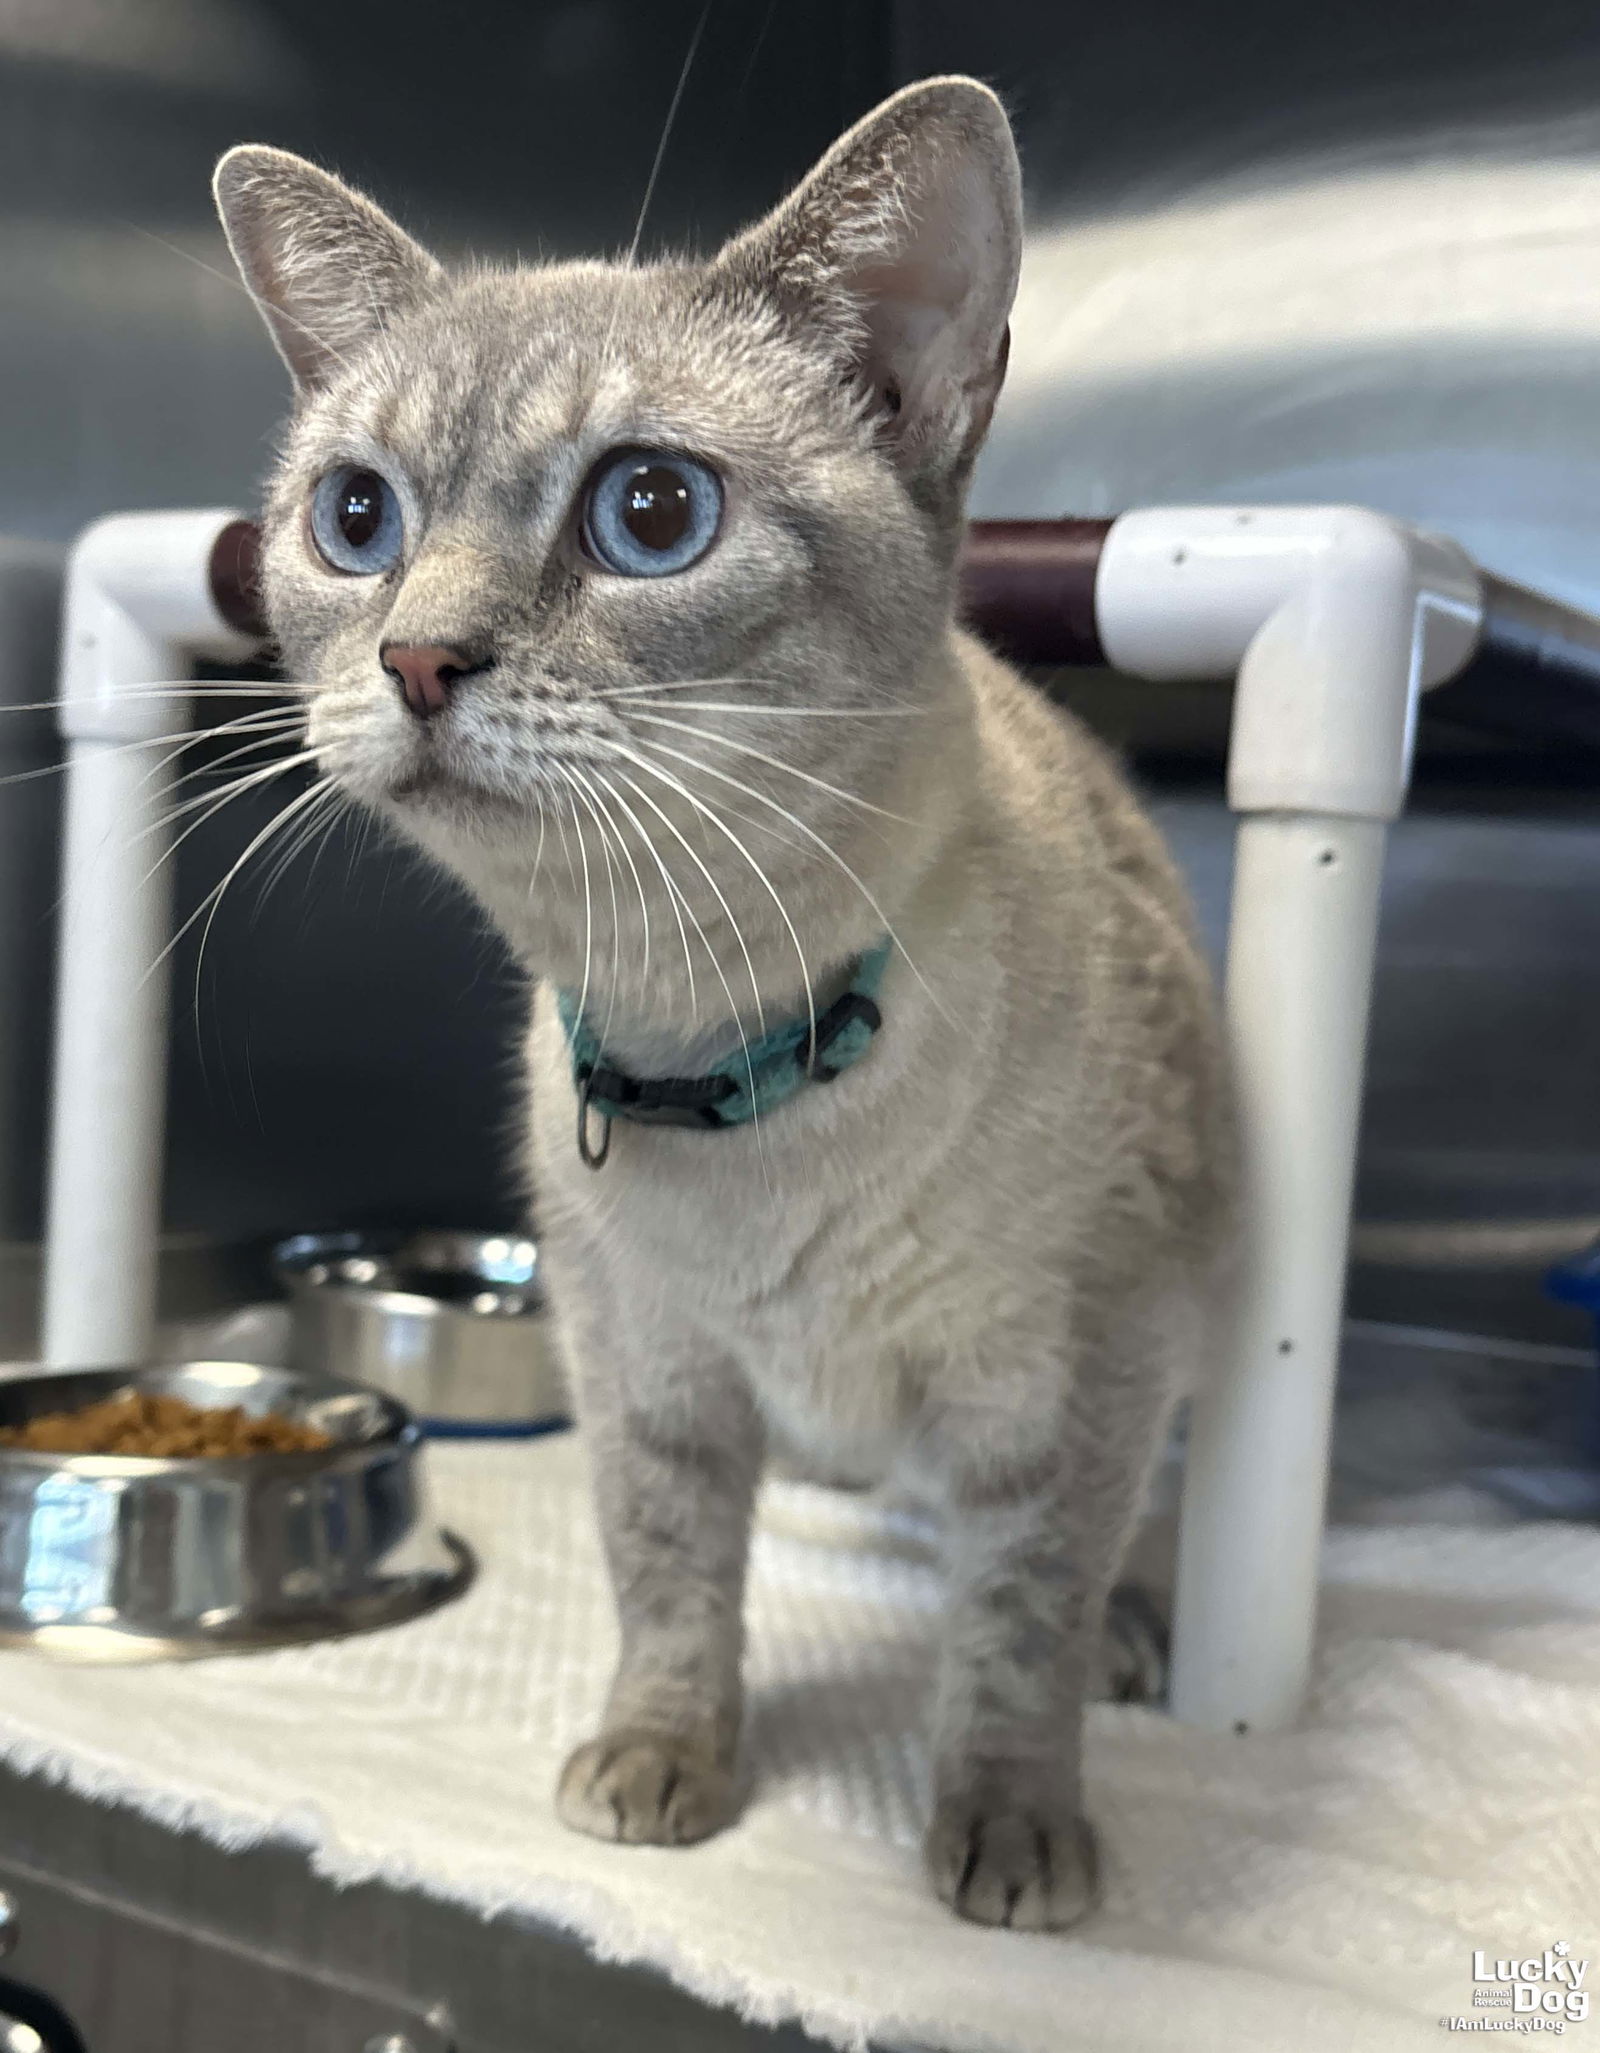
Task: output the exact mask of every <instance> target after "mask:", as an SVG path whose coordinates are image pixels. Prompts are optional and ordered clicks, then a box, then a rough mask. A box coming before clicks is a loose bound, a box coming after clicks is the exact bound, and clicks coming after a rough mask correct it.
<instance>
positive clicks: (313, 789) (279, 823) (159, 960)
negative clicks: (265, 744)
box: [140, 777, 332, 988]
mask: <svg viewBox="0 0 1600 2053" xmlns="http://www.w3.org/2000/svg"><path fill="white" fill-rule="evenodd" d="M331 781H332V780H331V779H329V778H325V777H319V778H318V779H317V781H316V782H315V783H314V784H311V785H308V786H307V787H306V789H305V790H304V791H303V792H301V794H300V795H299V797H298V798H292V799H290V801H289V803H288V804H287V805H286V806H285V807H284V808H283V810H282V811H281V812H279V813H277V814H275V815H274V817H273V818H272V819H271V820H270V821H269V822H268V824H267V825H266V826H265V827H263V828H262V830H261V832H260V833H259V834H258V835H256V837H255V839H254V840H253V841H252V842H251V843H250V845H249V847H248V848H246V850H245V851H244V853H243V855H241V856H240V857H239V858H238V859H237V860H236V861H235V862H234V864H233V865H232V867H231V868H230V869H229V871H228V874H227V875H226V876H225V877H224V878H223V880H222V882H221V883H220V884H215V885H213V886H212V888H211V889H210V890H209V891H208V892H207V893H206V895H205V897H204V898H202V899H201V901H200V903H199V904H198V905H197V906H196V907H195V909H194V911H193V912H192V913H190V915H189V917H188V918H187V919H186V920H185V921H184V922H183V924H182V926H180V927H179V928H178V930H177V932H176V933H175V934H174V935H173V936H172V938H171V940H170V941H168V943H167V945H166V947H165V948H163V949H162V951H161V953H160V954H159V955H158V956H157V957H156V959H155V961H154V962H153V963H151V965H150V967H149V969H147V970H146V971H145V973H144V976H143V977H142V978H141V979H140V984H141V988H142V986H143V985H144V984H147V983H148V982H149V981H150V979H151V978H152V977H153V976H154V975H155V973H156V971H157V970H158V969H160V967H161V965H162V964H163V963H164V962H165V961H166V959H167V957H168V956H169V955H171V953H172V952H173V950H174V949H175V948H176V947H177V946H178V944H179V943H180V942H181V941H182V939H183V937H184V936H185V934H187V933H188V932H189V930H190V929H191V928H192V927H193V926H194V925H195V923H196V922H197V921H198V920H199V919H201V918H202V917H203V916H204V914H205V911H206V908H207V906H210V908H211V910H212V912H213V913H215V910H216V908H217V906H218V905H220V904H221V902H222V894H223V893H224V892H225V891H226V890H227V888H228V886H229V885H230V884H231V883H232V882H233V880H234V878H235V877H237V876H238V874H239V872H240V871H241V870H242V869H243V868H244V866H245V864H246V863H247V862H248V861H249V860H250V858H251V857H252V856H253V855H254V854H255V852H256V850H257V849H258V848H260V847H261V846H262V845H263V844H264V843H265V842H267V841H270V840H271V838H272V836H273V835H274V834H276V833H277V832H278V830H279V829H280V828H282V827H284V826H287V824H288V823H289V821H290V820H291V819H293V818H295V817H296V816H297V815H298V814H299V812H300V810H301V808H302V807H303V806H306V805H309V804H310V802H311V800H312V799H313V798H314V797H317V796H319V795H320V794H321V792H322V791H323V789H324V788H325V787H326V785H327V784H328V783H330V782H331Z"/></svg>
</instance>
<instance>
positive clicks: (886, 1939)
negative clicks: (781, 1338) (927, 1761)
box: [0, 1436, 1600, 2053]
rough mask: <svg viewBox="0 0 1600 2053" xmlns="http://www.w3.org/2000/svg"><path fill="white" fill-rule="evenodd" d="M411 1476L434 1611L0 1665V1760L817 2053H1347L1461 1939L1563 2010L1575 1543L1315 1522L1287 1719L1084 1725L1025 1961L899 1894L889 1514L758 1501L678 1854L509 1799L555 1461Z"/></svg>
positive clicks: (567, 1564) (1426, 1986)
mask: <svg viewBox="0 0 1600 2053" xmlns="http://www.w3.org/2000/svg"><path fill="white" fill-rule="evenodd" d="M429 1459H430V1461H431V1463H432V1467H433V1471H434V1479H435V1490H436V1495H437V1498H438V1508H439V1510H440V1512H441V1514H442V1516H443V1518H444V1520H445V1522H446V1523H447V1524H449V1525H452V1526H454V1527H455V1528H456V1529H458V1530H459V1531H461V1532H462V1533H464V1534H465V1535H466V1537H467V1538H468V1539H470V1540H471V1541H472V1542H473V1544H474V1545H475V1546H476V1547H477V1548H478V1550H479V1551H480V1554H481V1556H482V1558H483V1561H484V1569H483V1573H482V1575H481V1577H480V1579H479V1581H478V1583H477V1585H476V1587H475V1588H474V1589H473V1591H472V1592H471V1594H470V1595H469V1596H468V1597H467V1598H466V1599H465V1600H464V1601H462V1602H460V1603H458V1604H456V1605H455V1606H453V1607H451V1608H450V1609H448V1610H447V1611H444V1612H442V1613H440V1614H438V1615H437V1616H435V1617H434V1618H431V1619H427V1620H424V1621H421V1622H419V1623H418V1624H415V1625H411V1626H406V1627H401V1628H399V1629H396V1630H393V1631H390V1632H387V1633H381V1634H375V1635H372V1636H369V1637H366V1638H363V1639H355V1640H349V1641H345V1642H342V1643H340V1644H336V1645H328V1646H322V1647H316V1648H311V1649H305V1650H297V1651H293V1652H285V1653H278V1654H270V1655H260V1656H255V1657H250V1658H227V1659H218V1660H212V1661H206V1662H198V1663H193V1664H188V1665H184V1666H175V1667H134V1668H117V1669H92V1670H88V1669H83V1668H72V1667H66V1666H58V1665H53V1664H50V1663H47V1662H45V1661H43V1660H41V1659H39V1658H37V1657H35V1656H32V1655H28V1654H21V1653H12V1654H6V1655H3V1656H0V1753H3V1755H4V1756H5V1758H6V1759H8V1760H9V1761H10V1762H11V1763H13V1764H14V1765H16V1766H19V1767H21V1768H23V1769H25V1770H29V1771H31V1772H36V1773H40V1774H47V1775H50V1776H54V1777H59V1778H61V1779H63V1780H65V1781H66V1782H68V1783H70V1784H71V1785H72V1786H74V1787H75V1788H77V1789H79V1790H83V1791H86V1792H88V1793H90V1794H93V1795H95V1796H99V1797H102V1798H104V1799H106V1800H108V1801H116V1802H123V1803H128V1804H132V1805H134V1806H135V1807H137V1808H138V1809H139V1810H141V1811H143V1812H146V1813H147V1814H149V1815H152V1816H155V1817H157V1818H161V1819H164V1820H167V1821H169V1822H171V1823H172V1824H174V1825H187V1826H190V1827H193V1828H194V1829H197V1830H199V1831H201V1832H203V1833H205V1834H206V1835H207V1836H209V1837H211V1838H214V1839H217V1840H219V1841H221V1842H222V1843H224V1844H227V1845H231V1846H243V1845H246V1844H249V1843H251V1842H253V1841H255V1840H258V1839H261V1838H263V1837H265V1836H269V1835H271V1836H276V1837H279V1838H288V1839H291V1840H294V1841H297V1842H299V1843H300V1844H302V1845H304V1846H305V1847H307V1848H308V1849H309V1851H310V1854H311V1857H312V1859H313V1861H314V1863H315V1865H316V1867H317V1868H318V1869H319V1870H320V1871H321V1872H323V1873H325V1874H328V1875H331V1876H333V1877H335V1878H340V1879H350V1880H354V1879H357V1878H362V1877H366V1876H372V1875H381V1876H384V1877H386V1878H388V1879H390V1880H391V1881H393V1882H395V1883H398V1884H401V1885H403V1886H409V1887H414V1888H416V1889H419V1890H423V1891H426V1892H428V1893H431V1894H435V1895H438V1896H441V1897H448V1898H452V1899H455V1900H457V1901H460V1902H463V1903H467V1904H471V1905H475V1906H478V1907H481V1908H482V1909H483V1910H484V1911H485V1912H509V1911H520V1912H523V1913H528V1914H533V1915H538V1916H542V1917H545V1918H549V1919H553V1920H556V1921H558V1922H560V1923H561V1924H563V1925H566V1926H568V1927H570V1928H571V1929H572V1930H574V1931H575V1932H577V1933H580V1934H581V1935H582V1936H583V1937H584V1939H586V1940H587V1941H588V1942H589V1943H590V1944H591V1945H592V1946H593V1947H594V1948H595V1949H596V1950H597V1951H598V1952H599V1953H600V1954H601V1956H602V1957H604V1958H611V1959H638V1960H645V1961H650V1962H653V1963H656V1964H657V1965H659V1966H660V1967H662V1968H664V1969H666V1970H667V1971H668V1972H669V1973H670V1974H672V1975H673V1976H675V1977H676V1978H677V1979H678V1980H679V1981H681V1982H683V1983H684V1984H685V1985H686V1986H688V1987H689V1988H691V1989H694V1990H696V1991H698V1992H699V1993H701V1994H703V1995H705V1996H707V1997H709V1998H712V1999H713V2000H716V2001H719V2002H724V2003H729V2004H734V2005H737V2006H738V2007H739V2008H740V2009H741V2010H742V2011H743V2012H744V2013H745V2014H747V2015H749V2016H751V2017H754V2018H760V2019H766V2020H777V2019H783V2018H789V2017H798V2018H800V2019H802V2020H803V2021H804V2022H805V2023H806V2024H807V2025H809V2026H810V2027H811V2029H813V2030H814V2031H816V2032H818V2033H820V2034H823V2035H825V2036H827V2037H829V2038H831V2039H833V2040H835V2041H837V2042H838V2043H840V2044H843V2045H861V2044H862V2043H864V2042H865V2041H866V2040H867V2039H868V2037H869V2036H870V2037H871V2038H873V2039H874V2040H876V2041H877V2042H878V2043H879V2044H880V2045H887V2044H891V2043H907V2042H915V2043H919V2044H925V2045H929V2046H937V2047H941V2048H952V2049H984V2053H987V2049H1007V2053H1071V2049H1078V2048H1082V2049H1084V2053H1090V2049H1093V2053H1101V2049H1103V2048H1107V2047H1110V2046H1115V2047H1117V2048H1119V2049H1134V2053H1142V2049H1150V2053H1156V2049H1168V2048H1171V2049H1178V2048H1181V2049H1183V2053H1212V2049H1216V2053H1222V2049H1228V2053H1236V2049H1241V2048H1256V2047H1260V2048H1263V2049H1267V2048H1270V2049H1273V2053H1280V2049H1283V2048H1293V2049H1295V2053H1321V2049H1338V2053H1345V2049H1354V2048H1358V2047H1359V2048H1360V2049H1362V2053H1373V2049H1387V2048H1391V2047H1393V2048H1411V2047H1418V2048H1421V2047H1424V2046H1427V2047H1435V2046H1437V2045H1438V2044H1439V2042H1440V2040H1439V2020H1440V2018H1441V2017H1444V2016H1448V2015H1469V2014H1471V1997H1472V1981H1471V1975H1472V1953H1473V1949H1475V1948H1480V1949H1482V1950H1483V1951H1484V1952H1485V1953H1487V1954H1488V1955H1490V1956H1491V1958H1492V1957H1494V1956H1496V1955H1499V1956H1510V1955H1513V1954H1515V1955H1517V1956H1519V1957H1521V1956H1528V1955H1532V1954H1537V1953H1540V1952H1541V1951H1542V1950H1543V1949H1544V1948H1545V1947H1547V1946H1552V1945H1554V1944H1555V1943H1556V1942H1557V1941H1566V1942H1568V1943H1569V1944H1570V1945H1571V1947H1572V1949H1573V1954H1574V1956H1576V1957H1581V1958H1586V1959H1588V1960H1591V1961H1594V1962H1596V1965H1595V1967H1594V1968H1592V1969H1591V1976H1592V1978H1593V1979H1594V1980H1595V1981H1596V1982H1600V1533H1596V1532H1594V1531H1592V1530H1587V1529H1581V1528H1577V1527H1570V1526H1558V1525H1542V1526H1524V1527H1516V1528H1511V1529H1502V1530H1493V1531H1481V1530H1462V1531H1457V1530H1448V1529H1445V1528H1439V1527H1408V1528H1404V1529H1399V1528H1390V1529H1363V1530H1359V1531H1356V1530H1350V1531H1343V1532H1337V1533H1335V1534H1334V1535H1333V1536H1332V1537H1331V1539H1330V1542H1329V1546H1328V1557H1327V1597H1326V1605H1325V1624H1324V1634H1323V1646H1322V1655H1321V1663H1320V1675H1319V1683H1318V1689H1317V1694H1316V1699H1315V1702H1314V1705H1313V1707H1312V1711H1311V1714H1310V1716H1309V1718H1308V1720H1307V1721H1306V1723H1305V1725H1304V1726H1303V1728H1302V1729H1301V1730H1300V1731H1298V1732H1296V1733H1293V1734H1291V1735H1285V1736H1279V1737H1264V1738H1259V1737H1258V1738H1251V1739H1246V1740H1235V1739H1231V1738H1218V1737H1208V1736H1205V1735H1201V1734H1197V1733H1194V1732H1190V1731H1185V1730H1182V1729H1180V1728H1178V1727H1176V1726H1174V1725H1172V1724H1171V1723H1170V1722H1169V1721H1168V1720H1166V1719H1165V1718H1163V1717H1161V1716H1159V1715H1157V1714H1155V1713H1152V1712H1147V1711H1140V1710H1126V1709H1117V1708H1112V1707H1109V1706H1105V1707H1100V1708H1097V1709H1096V1710H1095V1711H1094V1712H1093V1713H1092V1714H1091V1737H1090V1744H1089V1775H1090V1806H1091V1809H1092V1811H1093V1814H1094V1816H1095V1818H1096V1820H1097V1822H1098V1825H1099V1827H1100V1832H1101V1837H1102V1842H1103V1848H1104V1855H1105V1869H1106V1903H1105V1907H1104V1909H1103V1910H1102V1911H1101V1912H1100V1913H1099V1914H1098V1915H1097V1917H1096V1919H1095V1920H1094V1921H1093V1923H1092V1924H1091V1925H1090V1926H1088V1927H1086V1928H1084V1930H1083V1931H1082V1933H1081V1934H1080V1935H1077V1936H1074V1937H1070V1938H1036V1937H1024V1936H1020V1935H1015V1934H1012V1933H1007V1932H989V1931H981V1930H978V1929H976V1928H974V1927H971V1926H966V1925H961V1924H958V1923H956V1922H955V1921H953V1920H952V1919H951V1918H950V1917H949V1915H948V1914H947V1913H946V1912H945V1911H944V1910H942V1909H941V1908H940V1907H939V1906H938V1905H937V1904H935V1903H934V1902H933V1901H932V1900H931V1899H930V1898H929V1897H928V1896H927V1895H926V1894H925V1892H924V1889H923V1886H922V1883H921V1879H920V1876H919V1873H918V1863H917V1851H916V1843H917V1829H918V1818H919V1814H920V1809H921V1786H922V1780H923V1774H924V1758H923V1753H922V1750H921V1746H920V1743H919V1737H918V1717H919V1711H920V1707H921V1688H922V1683H923V1680H924V1677H925V1673H926V1668H927V1658H928V1638H929V1632H930V1627H931V1623H932V1619H933V1615H934V1613H935V1610H936V1607H937V1603H938V1584H937V1578H936V1575H935V1573H934V1571H933V1569H932V1567H931V1565H930V1562H929V1559H928V1556H927V1554H926V1551H925V1548H924V1545H923V1542H922V1539H921V1536H920V1535H919V1534H918V1532H917V1531H916V1529H915V1528H914V1527H912V1526H909V1525H906V1524H903V1523H897V1522H896V1521H895V1520H893V1519H892V1518H889V1517H887V1516H885V1515H883V1514H880V1513H876V1512H874V1511H873V1510H872V1509H871V1508H870V1507H867V1506H863V1505H861V1504H858V1503H856V1502H854V1501H852V1500H849V1499H842V1498H836V1497H834V1496H833V1495H831V1494H830V1493H827V1492H822V1491H816V1490H810V1489H807V1488H804V1487H801V1486H797V1485H776V1486H773V1487H772V1488H771V1489H770V1490H769V1492H768V1493H767V1497H766V1500H765V1503H764V1506H763V1512H762V1521H761V1528H760V1535H759V1539H758V1542H757V1547H756V1557H755V1563H754V1571H753V1577H752V1589H751V1601H750V1613H751V1630H752V1648H751V1676H752V1723H751V1728H750V1743H749V1748H748V1755H749V1761H750V1768H751V1777H752V1782H753V1794H752V1799H751V1804H750V1808H749V1810H748V1812H747V1813H746V1815H745V1817H744V1819H743V1820H742V1821H741V1822H740V1823H739V1824H738V1825H737V1826H736V1827H735V1828H734V1829H733V1830H732V1831H730V1832H728V1833H726V1834H725V1835H723V1836H722V1837H721V1838H719V1839H716V1840H713V1841H711V1842H710V1843H708V1844H707V1845H705V1846H702V1847H698V1848H694V1849H692V1850H689V1851H684V1852H672V1851H665V1850H656V1849H649V1848H617V1847H609V1846H605V1845H601V1844H598V1843H595V1842H591V1841H587V1840H583V1839H579V1838H575V1837H573V1836H572V1835H571V1834H569V1833H567V1832H566V1831H564V1830H563V1829H562V1828H561V1827H560V1826H559V1825H558V1824H557V1823H556V1821H555V1818H554V1816H553V1813H552V1809H551V1801H550V1791H551V1785H552V1782H553V1779H554V1776H555V1773H556V1769H557V1767H558V1764H559V1762H560V1760H561V1758H562V1756H563V1754H564V1753H565V1751H566V1749H567V1748H568V1747H569V1746H570V1745H571V1744H572V1743H573V1742H574V1741H576V1740H577V1739H579V1738H581V1737H584V1736H586V1734H587V1732H588V1731H589V1729H590V1725H591V1722H592V1719H593V1716H594V1713H595V1710H596V1708H597V1706H598V1704H599V1701H600V1698H601V1694H602V1691H603V1688H604V1683H605V1679H606V1673H607V1667H608V1662H609V1658H610V1654H611V1649H612V1645H613V1629H612V1624H611V1618H610V1611H609V1606H608V1603H607V1599H606V1594H605V1589H604V1583H603V1578H602V1574H601V1569H600V1564H599V1559H598V1553H597V1548H596V1544H595V1540H594V1536H593V1529H592V1525H591V1521H590V1516H589V1511H588V1500H587V1494H586V1483H585V1478H584V1474H583V1467H582V1456H581V1449H580V1446H579V1444H578V1442H577V1441H576V1440H575V1439H574V1438H572V1437H570V1436H567V1437H561V1438H558V1439H555V1440H550V1441H544V1442H537V1443H533V1444H531V1445H522V1446H507V1445H490V1446H451V1445H437V1446H435V1447H433V1448H432V1449H431V1450H430V1454H429ZM1597 2007H1600V2006H1597ZM1501 2014H1504V2013H1489V2015H1501ZM1479 2015H1483V2013H1481V2012H1480V2013H1479ZM1590 2037H1592V2038H1593V2040H1594V2042H1595V2046H1596V2053H1600V2018H1597V2019H1595V2020H1593V2021H1591V2022H1590V2023H1587V2024H1578V2025H1574V2026H1569V2027H1568V2038H1569V2043H1570V2042H1571V2041H1572V2040H1573V2039H1575V2040H1576V2043H1577V2044H1578V2046H1579V2047H1580V2048H1581V2047H1582V2046H1583V2045H1584V2044H1585V2042H1586V2040H1587V2039H1588V2038H1590Z"/></svg>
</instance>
